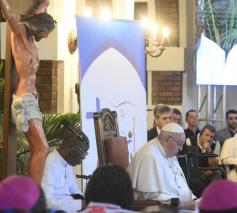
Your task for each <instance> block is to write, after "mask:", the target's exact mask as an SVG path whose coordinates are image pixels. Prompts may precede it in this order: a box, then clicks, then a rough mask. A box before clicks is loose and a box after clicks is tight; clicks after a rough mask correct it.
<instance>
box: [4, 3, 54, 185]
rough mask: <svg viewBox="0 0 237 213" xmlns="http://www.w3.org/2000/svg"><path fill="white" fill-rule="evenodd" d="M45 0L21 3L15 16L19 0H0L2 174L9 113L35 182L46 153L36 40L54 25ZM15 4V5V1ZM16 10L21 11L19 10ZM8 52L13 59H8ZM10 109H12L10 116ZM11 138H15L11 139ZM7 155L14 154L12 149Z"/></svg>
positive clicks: (5, 153)
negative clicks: (2, 36)
mask: <svg viewBox="0 0 237 213" xmlns="http://www.w3.org/2000/svg"><path fill="white" fill-rule="evenodd" d="M23 2H26V1H23ZM28 3H30V2H28ZM49 3H50V1H49V0H42V1H39V2H36V6H34V5H33V6H32V4H27V5H28V6H30V7H25V9H26V10H25V11H27V14H24V15H25V16H22V17H21V19H19V18H17V12H16V11H14V6H16V4H19V1H12V4H11V2H10V0H9V1H7V0H0V6H1V10H2V13H3V15H4V17H5V18H6V21H7V23H8V31H10V33H9V34H7V37H6V38H7V44H8V46H7V50H6V52H7V54H6V70H5V73H6V76H5V80H6V83H5V94H4V119H3V122H4V124H3V128H4V130H3V131H4V135H3V150H4V175H6V174H7V170H8V169H7V168H9V162H8V160H9V156H10V153H11V150H10V144H11V143H12V142H11V141H10V140H11V136H12V135H15V134H13V132H12V130H13V128H11V123H10V117H11V118H12V120H13V121H14V123H15V124H16V127H17V130H18V131H21V132H24V134H25V136H26V138H27V141H28V143H29V145H30V149H31V152H30V154H31V156H30V162H29V173H30V176H31V177H32V178H33V179H34V180H35V181H36V182H37V183H39V184H40V182H41V179H42V175H43V170H44V165H45V160H46V157H47V154H48V143H47V140H46V137H45V134H44V130H43V127H42V114H41V112H40V111H39V107H38V94H37V90H36V86H35V81H36V73H37V70H38V67H39V58H38V47H37V44H36V41H39V40H41V39H42V38H46V37H47V36H48V34H49V33H50V32H51V31H52V30H53V29H54V28H55V21H54V20H53V18H52V17H51V16H50V15H49V14H47V13H46V8H47V7H48V6H49ZM33 4H35V2H33ZM22 6H23V3H22ZM17 8H19V5H18V7H17ZM18 13H19V11H18ZM20 13H21V14H22V11H20ZM23 13H24V12H23ZM8 39H9V40H8ZM11 52H12V55H13V58H14V63H12V62H13V60H12V59H11ZM13 64H14V65H15V67H16V69H15V70H16V73H13V72H12V70H13V69H12V67H13V66H12V65H13ZM14 76H17V77H18V83H17V85H16V87H15V88H13V84H12V79H13V77H14ZM11 98H12V101H11ZM11 102H12V103H11ZM10 109H11V110H10ZM10 112H11V113H12V115H11V116H10V114H11V113H10ZM14 133H15V131H14ZM14 138H15V137H14ZM13 140H14V141H16V140H15V139H13ZM11 155H14V156H15V149H14V153H13V154H12V153H11Z"/></svg>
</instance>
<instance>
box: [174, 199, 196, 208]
mask: <svg viewBox="0 0 237 213" xmlns="http://www.w3.org/2000/svg"><path fill="white" fill-rule="evenodd" d="M196 207H197V203H196V202H194V201H192V200H190V201H183V202H180V203H179V207H178V208H179V209H186V210H195V209H196Z"/></svg>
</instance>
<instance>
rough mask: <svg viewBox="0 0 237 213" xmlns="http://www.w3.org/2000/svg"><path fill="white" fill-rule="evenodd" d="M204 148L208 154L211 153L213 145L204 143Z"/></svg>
mask: <svg viewBox="0 0 237 213" xmlns="http://www.w3.org/2000/svg"><path fill="white" fill-rule="evenodd" d="M202 148H203V149H205V150H206V151H207V152H211V145H210V143H208V142H205V143H203V144H202Z"/></svg>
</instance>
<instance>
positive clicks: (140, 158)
mask: <svg viewBox="0 0 237 213" xmlns="http://www.w3.org/2000/svg"><path fill="white" fill-rule="evenodd" d="M184 141H185V134H184V130H183V128H182V127H181V126H180V125H178V124H176V123H168V124H166V125H164V126H163V128H162V129H161V133H160V135H159V136H158V137H157V138H155V139H153V140H152V141H150V142H149V143H146V144H145V145H144V146H143V147H142V148H141V149H140V150H139V151H138V152H137V153H136V155H135V156H134V158H133V159H132V161H131V163H130V165H129V167H128V173H129V175H130V177H131V180H132V184H133V189H134V194H135V198H136V199H152V200H158V201H160V202H162V203H166V204H168V203H171V201H172V199H173V198H178V200H179V207H180V208H181V209H192V210H193V209H195V206H196V205H195V202H194V201H193V200H194V199H195V196H194V195H193V193H192V191H191V190H190V189H189V187H188V184H187V182H186V179H185V176H184V174H183V171H182V169H181V167H180V166H179V163H178V160H177V158H176V154H177V153H178V151H179V150H181V149H182V147H183V144H184Z"/></svg>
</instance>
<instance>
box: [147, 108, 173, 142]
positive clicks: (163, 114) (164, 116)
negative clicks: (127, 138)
mask: <svg viewBox="0 0 237 213" xmlns="http://www.w3.org/2000/svg"><path fill="white" fill-rule="evenodd" d="M153 113H154V127H153V128H151V129H149V130H148V131H147V140H148V142H149V141H150V140H152V139H154V138H156V137H157V136H158V135H159V134H160V130H161V128H162V127H163V126H164V125H165V124H167V123H169V122H170V118H171V114H172V109H171V108H170V107H169V106H167V105H163V104H158V105H157V106H155V108H154V112H153Z"/></svg>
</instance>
